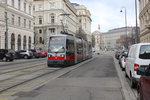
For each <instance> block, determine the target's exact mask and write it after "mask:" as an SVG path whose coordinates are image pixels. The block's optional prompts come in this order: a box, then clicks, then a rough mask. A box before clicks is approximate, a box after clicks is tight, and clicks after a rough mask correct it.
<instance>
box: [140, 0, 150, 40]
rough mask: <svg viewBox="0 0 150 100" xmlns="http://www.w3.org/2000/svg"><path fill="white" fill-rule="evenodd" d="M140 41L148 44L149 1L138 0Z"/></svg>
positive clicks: (149, 35) (149, 23)
mask: <svg viewBox="0 0 150 100" xmlns="http://www.w3.org/2000/svg"><path fill="white" fill-rule="evenodd" d="M139 19H140V41H141V42H150V1H149V0H139Z"/></svg>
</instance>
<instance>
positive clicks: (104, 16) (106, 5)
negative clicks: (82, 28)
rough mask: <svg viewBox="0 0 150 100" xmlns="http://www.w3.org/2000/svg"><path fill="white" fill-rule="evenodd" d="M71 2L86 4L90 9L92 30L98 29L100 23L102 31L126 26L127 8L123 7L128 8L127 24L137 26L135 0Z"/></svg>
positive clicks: (75, 0) (83, 0)
mask: <svg viewBox="0 0 150 100" xmlns="http://www.w3.org/2000/svg"><path fill="white" fill-rule="evenodd" d="M137 1H138V0H137ZM70 2H72V3H78V4H80V5H85V6H86V7H87V9H88V10H89V11H90V13H91V18H92V25H91V31H92V32H93V31H95V30H98V25H99V24H100V31H101V32H107V31H109V30H110V29H114V28H120V27H125V9H124V8H122V7H125V8H126V12H127V26H135V0H70ZM121 9H122V11H123V12H122V13H121V12H120V10H121Z"/></svg>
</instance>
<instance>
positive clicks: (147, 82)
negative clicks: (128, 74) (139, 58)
mask: <svg viewBox="0 0 150 100" xmlns="http://www.w3.org/2000/svg"><path fill="white" fill-rule="evenodd" d="M137 74H138V75H141V77H140V80H139V82H138V89H137V90H138V92H137V93H138V98H137V100H150V65H149V66H141V67H139V68H138V69H137Z"/></svg>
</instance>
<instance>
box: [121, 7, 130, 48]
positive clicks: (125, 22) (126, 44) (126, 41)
mask: <svg viewBox="0 0 150 100" xmlns="http://www.w3.org/2000/svg"><path fill="white" fill-rule="evenodd" d="M123 9H124V13H125V17H124V19H125V29H126V47H127V49H128V43H127V35H128V33H127V11H126V8H125V7H122V8H121V10H120V12H121V13H122V12H123Z"/></svg>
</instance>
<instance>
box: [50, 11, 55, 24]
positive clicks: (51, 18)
mask: <svg viewBox="0 0 150 100" xmlns="http://www.w3.org/2000/svg"><path fill="white" fill-rule="evenodd" d="M50 23H52V24H54V23H55V14H54V13H52V14H50Z"/></svg>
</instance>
